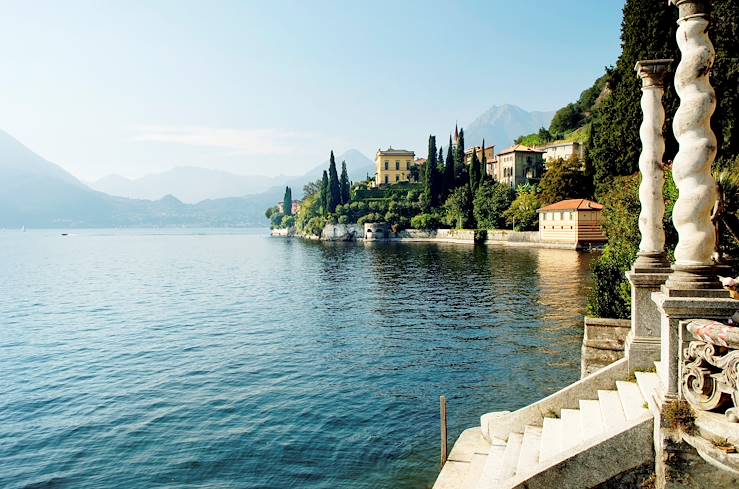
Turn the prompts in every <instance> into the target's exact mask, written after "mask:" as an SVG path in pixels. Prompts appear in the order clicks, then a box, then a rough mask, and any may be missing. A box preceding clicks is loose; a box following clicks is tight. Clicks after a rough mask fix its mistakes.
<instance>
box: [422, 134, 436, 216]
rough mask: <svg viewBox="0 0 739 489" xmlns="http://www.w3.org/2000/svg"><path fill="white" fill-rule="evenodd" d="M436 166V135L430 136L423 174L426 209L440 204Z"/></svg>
mask: <svg viewBox="0 0 739 489" xmlns="http://www.w3.org/2000/svg"><path fill="white" fill-rule="evenodd" d="M437 172H438V170H437V168H436V136H429V152H428V159H427V160H426V168H425V170H424V174H423V203H424V207H425V208H426V209H431V208H433V207H436V206H438V205H439V201H438V198H439V189H438V188H437V185H438V181H439V179H438V177H437V175H436V174H437Z"/></svg>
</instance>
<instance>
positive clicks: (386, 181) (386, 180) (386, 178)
mask: <svg viewBox="0 0 739 489" xmlns="http://www.w3.org/2000/svg"><path fill="white" fill-rule="evenodd" d="M385 164H386V165H387V163H385ZM389 182H390V180H389V179H388V176H387V175H385V183H389Z"/></svg>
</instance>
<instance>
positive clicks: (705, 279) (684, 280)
mask: <svg viewBox="0 0 739 489" xmlns="http://www.w3.org/2000/svg"><path fill="white" fill-rule="evenodd" d="M721 268H724V267H717V266H713V265H695V266H692V265H674V266H673V267H672V273H671V274H670V276H669V277H668V279H667V282H665V286H664V287H663V292H664V291H665V290H669V291H670V292H671V293H670V294H669V295H668V296H669V297H717V298H722V297H728V296H729V292H728V291H726V290H724V289H723V287H722V286H721V282H720V281H719V279H718V275H717V274H718V272H719V270H720V269H721Z"/></svg>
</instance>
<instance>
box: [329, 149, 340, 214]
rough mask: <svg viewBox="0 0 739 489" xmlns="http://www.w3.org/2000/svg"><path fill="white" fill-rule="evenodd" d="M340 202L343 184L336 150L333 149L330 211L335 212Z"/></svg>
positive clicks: (330, 173)
mask: <svg viewBox="0 0 739 489" xmlns="http://www.w3.org/2000/svg"><path fill="white" fill-rule="evenodd" d="M339 204H341V186H340V184H339V174H338V172H337V171H336V160H335V159H334V152H333V151H331V159H330V163H329V165H328V212H330V213H333V212H335V211H336V206H337V205H339Z"/></svg>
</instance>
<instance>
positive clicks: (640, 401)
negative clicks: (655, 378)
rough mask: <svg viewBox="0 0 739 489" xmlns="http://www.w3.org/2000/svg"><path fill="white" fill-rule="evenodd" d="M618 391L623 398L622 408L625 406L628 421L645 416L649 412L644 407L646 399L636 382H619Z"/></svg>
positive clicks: (617, 384)
mask: <svg viewBox="0 0 739 489" xmlns="http://www.w3.org/2000/svg"><path fill="white" fill-rule="evenodd" d="M616 389H617V390H618V395H619V397H620V398H621V406H623V409H624V414H625V415H626V419H627V420H631V419H637V418H639V417H642V416H644V414H646V412H647V411H648V410H647V408H646V407H645V406H644V397H642V395H641V391H640V390H639V386H638V385H636V382H624V381H621V380H619V381H617V382H616Z"/></svg>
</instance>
